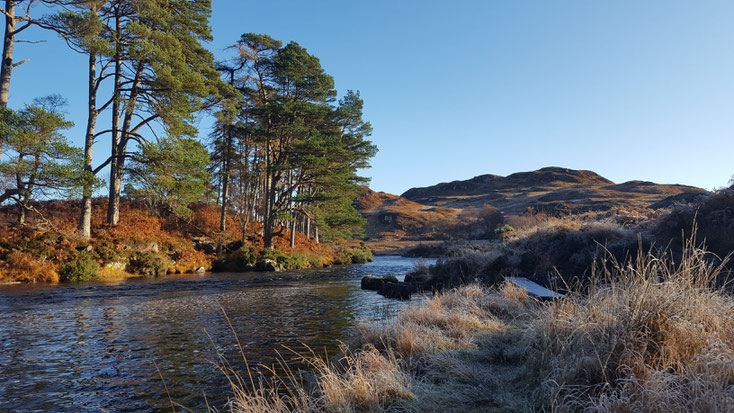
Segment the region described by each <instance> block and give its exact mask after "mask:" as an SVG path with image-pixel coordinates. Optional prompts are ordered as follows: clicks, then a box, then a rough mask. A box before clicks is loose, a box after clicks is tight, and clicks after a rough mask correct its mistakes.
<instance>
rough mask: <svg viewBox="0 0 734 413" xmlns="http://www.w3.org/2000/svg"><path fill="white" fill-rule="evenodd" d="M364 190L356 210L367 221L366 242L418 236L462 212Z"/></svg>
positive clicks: (359, 196) (356, 202)
mask: <svg viewBox="0 0 734 413" xmlns="http://www.w3.org/2000/svg"><path fill="white" fill-rule="evenodd" d="M362 188H363V190H362V192H361V193H360V194H359V195H358V196H357V199H356V200H355V207H356V208H357V210H358V211H360V212H361V213H362V216H364V217H365V218H366V219H367V227H366V237H367V239H374V238H404V237H406V236H407V237H410V236H415V235H419V234H422V233H423V232H424V230H425V229H426V227H428V226H429V225H430V224H431V223H433V222H439V221H443V220H445V219H447V218H453V217H455V216H456V215H458V213H459V212H460V211H459V210H457V209H454V208H444V207H436V206H426V205H421V204H419V203H416V202H413V201H409V200H407V199H405V198H403V197H400V196H397V195H393V194H388V193H385V192H375V191H373V190H371V189H369V188H368V187H366V186H364V187H362Z"/></svg>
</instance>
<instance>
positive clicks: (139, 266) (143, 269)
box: [127, 251, 168, 277]
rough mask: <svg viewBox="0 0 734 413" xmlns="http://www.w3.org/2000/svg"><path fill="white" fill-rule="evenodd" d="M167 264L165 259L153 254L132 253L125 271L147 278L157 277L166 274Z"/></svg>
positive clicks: (149, 252) (150, 252)
mask: <svg viewBox="0 0 734 413" xmlns="http://www.w3.org/2000/svg"><path fill="white" fill-rule="evenodd" d="M167 270H168V262H167V260H166V259H165V258H163V257H161V256H160V255H158V254H156V253H155V252H152V251H148V252H134V253H133V254H132V255H131V256H130V261H129V262H128V264H127V271H128V272H131V273H134V274H140V275H148V276H156V277H157V276H159V275H164V274H166V271H167Z"/></svg>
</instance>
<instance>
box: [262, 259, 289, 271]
mask: <svg viewBox="0 0 734 413" xmlns="http://www.w3.org/2000/svg"><path fill="white" fill-rule="evenodd" d="M255 268H256V269H257V270H258V271H265V272H273V271H275V272H280V271H283V266H281V265H280V264H278V263H277V262H275V261H273V260H263V261H258V262H257V264H255Z"/></svg>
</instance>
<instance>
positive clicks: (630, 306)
mask: <svg viewBox="0 0 734 413" xmlns="http://www.w3.org/2000/svg"><path fill="white" fill-rule="evenodd" d="M688 247H689V248H687V249H686V251H687V252H686V253H685V254H684V255H683V257H682V259H681V260H677V261H676V262H675V263H673V262H671V261H669V260H666V259H662V258H659V257H656V256H654V255H650V254H647V255H646V254H640V255H638V256H637V257H636V258H634V259H632V260H630V261H627V262H623V263H620V262H617V261H615V260H613V259H610V260H606V261H603V262H598V263H597V265H596V266H595V267H594V270H593V274H592V275H591V276H590V280H591V281H592V282H591V283H589V284H587V286H586V287H583V288H579V289H577V290H575V291H572V292H571V293H570V294H568V295H567V296H566V297H565V298H563V299H560V300H557V301H554V302H548V303H541V302H538V301H536V300H534V299H532V298H531V297H528V296H527V294H526V293H525V292H524V291H522V290H519V289H517V288H516V287H513V286H512V285H508V284H504V285H501V286H498V287H495V288H492V289H487V288H483V287H480V286H477V285H471V286H465V287H461V288H458V289H455V290H451V291H447V292H445V293H443V294H440V295H436V296H434V297H433V298H432V299H429V300H427V301H425V302H423V303H421V304H420V305H415V306H411V307H409V308H408V309H406V310H404V311H403V312H401V313H399V314H398V315H397V316H396V317H395V318H394V319H392V320H388V321H387V322H385V323H380V324H374V323H366V324H363V325H362V326H361V327H360V328H359V331H358V334H357V335H356V336H355V337H354V339H353V340H352V341H351V342H350V343H349V345H348V346H345V348H344V356H343V357H342V358H340V359H339V360H335V361H331V362H324V361H322V360H321V359H318V358H313V357H306V360H307V361H308V362H310V363H311V365H312V366H313V367H314V368H315V370H316V373H317V379H316V380H315V384H314V386H312V387H313V390H310V388H306V387H305V386H303V385H301V384H299V382H298V381H293V380H291V381H290V382H289V383H288V385H289V386H290V389H291V390H290V391H288V392H278V391H277V390H275V389H271V388H263V387H259V388H258V390H256V391H254V392H253V391H251V390H250V389H248V386H246V385H245V386H240V385H239V384H236V383H238V382H237V381H236V380H234V381H233V383H235V385H234V389H235V396H234V399H233V405H232V409H231V410H232V411H235V412H254V411H258V412H274V411H291V410H295V411H334V412H336V411H375V410H389V411H454V412H473V411H477V412H479V411H482V412H486V411H538V410H545V411H568V410H571V411H619V412H623V411H660V412H664V411H727V409H730V408H731V406H732V405H734V374H732V372H734V366H733V365H732V360H734V300H733V299H732V297H731V296H730V295H728V293H727V292H725V291H724V290H722V289H720V288H718V287H715V280H716V278H717V277H718V276H719V275H720V270H721V266H715V265H713V264H711V261H710V260H709V259H708V258H707V256H706V253H704V252H703V251H702V250H700V249H696V248H694V246H693V245H691V244H689V245H688ZM285 381H286V382H288V378H285ZM280 384H281V385H283V384H285V383H280ZM281 390H282V388H281Z"/></svg>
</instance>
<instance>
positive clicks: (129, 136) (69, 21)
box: [0, 0, 376, 247]
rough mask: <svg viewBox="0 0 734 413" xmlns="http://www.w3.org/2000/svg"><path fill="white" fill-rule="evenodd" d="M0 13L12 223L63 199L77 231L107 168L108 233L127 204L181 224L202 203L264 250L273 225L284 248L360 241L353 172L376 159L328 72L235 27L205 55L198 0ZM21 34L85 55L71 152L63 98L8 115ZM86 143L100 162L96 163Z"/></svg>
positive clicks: (34, 2)
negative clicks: (80, 136)
mask: <svg viewBox="0 0 734 413" xmlns="http://www.w3.org/2000/svg"><path fill="white" fill-rule="evenodd" d="M37 10H38V11H39V12H41V11H42V15H40V16H38V17H36V16H35V12H36V11H37ZM3 13H4V14H5V20H6V25H5V34H4V46H3V60H2V65H1V67H0V106H1V108H2V119H0V120H1V122H0V139H1V141H0V144H1V145H0V150H2V151H3V152H0V153H1V154H2V158H0V159H2V162H0V174H1V175H2V177H3V187H2V192H0V202H4V201H6V200H14V201H15V203H16V204H17V205H18V211H19V213H18V219H19V221H20V223H21V224H22V223H23V222H24V220H25V215H26V212H27V211H28V210H30V209H31V208H32V201H33V200H34V199H37V198H39V197H50V196H53V194H56V195H58V194H59V193H62V192H64V193H68V192H69V191H74V192H75V193H78V196H79V197H81V198H82V203H81V210H80V211H79V230H80V232H81V234H82V236H84V237H86V238H89V237H91V236H92V231H91V217H92V196H93V194H95V193H97V192H98V191H100V190H101V189H102V188H104V183H103V181H102V180H101V179H100V177H99V175H100V173H101V172H102V171H103V170H109V177H108V179H107V183H106V186H107V188H106V190H107V194H108V207H107V212H106V220H107V223H108V224H110V225H116V224H117V223H118V222H119V220H120V200H121V197H122V196H123V195H126V196H130V197H135V198H138V199H142V200H145V201H147V202H148V203H149V204H150V206H151V210H152V211H155V212H156V213H163V214H176V215H178V216H181V217H188V216H190V215H191V210H190V209H189V206H190V205H191V204H192V203H195V202H217V204H218V205H219V206H221V214H220V215H221V219H220V228H219V230H220V231H221V233H225V232H226V231H227V229H228V228H227V225H228V222H232V221H231V217H235V220H234V222H236V223H237V225H240V226H241V230H242V234H243V241H244V238H245V236H246V234H247V228H248V224H250V223H252V222H255V221H257V222H260V223H261V224H262V228H263V237H264V243H265V246H266V247H272V246H273V238H274V237H275V236H276V235H279V234H280V233H282V232H283V231H284V229H286V228H290V229H291V231H290V234H291V243H293V242H295V233H296V231H300V232H303V233H305V234H307V235H308V236H310V237H315V238H316V239H317V240H318V239H319V237H324V236H326V237H348V236H351V235H353V234H355V233H358V232H359V231H361V226H362V224H363V220H362V218H361V216H360V215H359V213H358V212H357V211H356V210H355V209H354V208H353V206H352V200H353V199H354V197H355V195H356V193H357V191H358V190H359V187H358V184H360V183H363V182H364V181H365V180H364V178H361V177H359V176H358V175H357V171H358V169H360V168H364V167H367V166H368V161H369V159H370V158H371V157H372V156H373V155H374V154H375V152H376V148H375V146H374V145H372V143H371V142H370V141H368V140H367V139H366V137H368V136H369V135H370V133H371V127H370V125H369V123H367V122H364V121H363V120H362V108H363V101H362V100H361V98H360V96H359V93H358V92H352V91H349V92H347V93H346V94H345V95H344V96H343V97H342V98H341V99H340V100H338V101H337V100H336V96H337V92H336V90H335V88H334V80H333V78H332V77H331V76H330V75H328V74H327V73H326V72H325V71H324V69H323V68H322V67H321V64H320V62H319V59H318V58H316V57H315V56H313V55H311V54H309V53H308V51H307V50H306V49H305V48H303V47H301V46H300V45H298V44H297V43H295V42H291V43H288V44H286V45H283V44H282V43H281V42H280V41H278V40H275V39H273V38H271V37H269V36H266V35H259V34H253V33H247V34H244V35H242V36H241V38H240V39H239V40H237V41H236V42H235V43H234V44H233V45H232V46H231V47H230V48H229V49H228V56H225V57H224V58H223V59H221V60H216V61H215V59H214V56H213V54H212V53H211V52H210V51H209V50H207V48H206V47H205V44H206V43H207V42H208V41H210V40H211V28H210V23H209V22H210V17H211V0H89V1H80V0H6V1H5V7H4V9H3ZM30 27H36V28H37V29H41V30H45V31H48V33H49V34H51V35H58V36H61V38H63V39H64V41H65V42H66V44H67V45H68V46H69V49H70V53H71V52H76V53H79V54H82V55H83V56H84V57H85V59H86V61H88V71H87V76H86V80H87V85H88V105H87V108H86V114H87V124H86V133H85V137H84V138H85V139H84V147H83V148H74V147H73V146H72V145H70V144H69V142H68V141H67V140H66V137H65V136H64V135H63V133H62V131H63V130H64V129H67V128H69V127H71V126H72V124H71V123H70V122H68V121H67V120H66V119H65V118H64V116H63V114H62V113H63V110H62V107H63V105H64V102H63V99H62V98H60V97H58V96H50V97H46V98H41V99H37V100H35V101H34V102H33V103H31V104H29V105H26V106H25V107H24V108H23V109H21V110H17V111H14V110H11V109H9V108H8V96H9V94H8V92H9V90H10V86H11V78H12V76H11V75H12V70H13V69H14V68H15V67H17V66H18V65H19V64H22V63H23V62H19V63H16V62H14V60H13V55H14V45H15V42H16V38H15V37H16V36H17V35H18V34H20V33H21V32H23V31H24V30H26V29H27V28H30ZM103 113H105V115H107V113H109V117H107V116H105V117H102V116H101V115H102V114H103ZM201 114H209V115H213V116H214V117H215V118H216V122H215V125H214V128H213V130H212V131H211V134H210V135H209V138H208V139H206V140H205V142H204V143H202V142H201V141H200V140H199V139H197V136H198V134H199V131H198V130H197V129H196V128H195V127H194V124H195V123H196V119H197V117H200V116H201ZM102 119H104V120H105V123H104V124H103V123H102V122H101V120H102ZM108 119H109V120H108ZM98 121H99V122H98ZM101 139H106V140H108V142H110V143H111V152H110V154H109V156H108V157H107V158H106V160H105V161H104V162H102V163H101V164H98V165H95V164H94V163H93V161H92V157H93V154H94V146H95V143H97V142H99V141H100V140H101ZM123 183H125V185H124V187H123ZM228 217H230V219H227V218H228Z"/></svg>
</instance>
